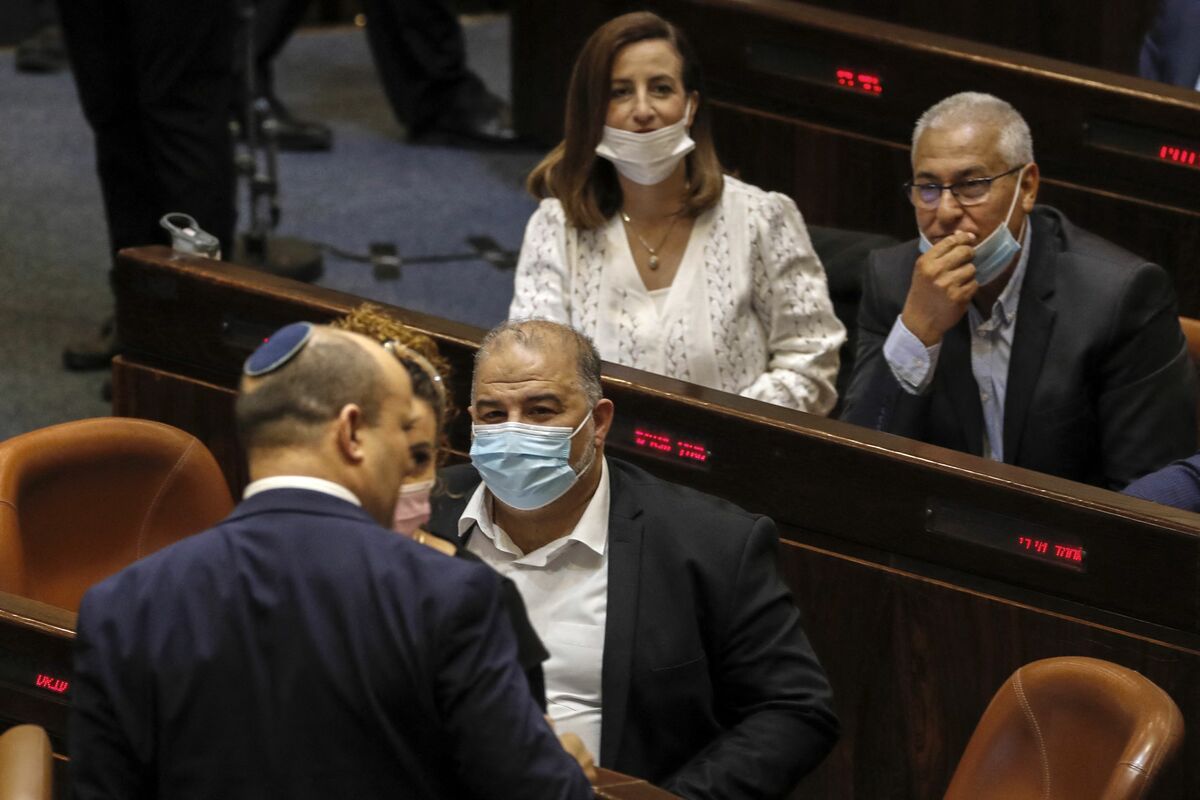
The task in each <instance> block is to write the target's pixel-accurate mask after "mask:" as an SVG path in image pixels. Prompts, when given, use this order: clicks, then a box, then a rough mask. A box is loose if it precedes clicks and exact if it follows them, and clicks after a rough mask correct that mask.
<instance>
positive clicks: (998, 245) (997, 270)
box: [917, 167, 1025, 286]
mask: <svg viewBox="0 0 1200 800" xmlns="http://www.w3.org/2000/svg"><path fill="white" fill-rule="evenodd" d="M1024 174H1025V168H1024V167H1021V171H1020V172H1018V173H1017V188H1016V189H1015V190H1014V191H1013V199H1012V202H1011V203H1009V206H1008V214H1007V215H1006V216H1005V217H1004V222H1002V223H1000V224H999V225H998V226H996V230H994V231H992V232H991V234H989V235H988V237H987V238H986V239H984V240H983V241H982V242H980V243H979V244H977V245H975V257H974V259H973V263H974V264H975V280H976V281H977V282H978V283H979V285H980V286H987V285H988V284H989V283H991V282H992V281H994V280H996V278H999V277H1000V276H1001V275H1002V274H1004V269H1005V268H1006V267H1007V266H1008V264H1009V262H1011V261H1012V259H1013V256H1015V255H1016V254H1017V253H1019V252H1021V243H1020V242H1018V241H1017V240H1016V238H1015V237H1014V236H1013V235H1012V231H1010V230H1009V229H1008V222H1009V220H1011V219H1012V215H1013V211H1014V210H1016V208H1017V198H1018V197H1020V196H1021V176H1022V175H1024ZM917 247H918V248H919V249H920V251H921V252H922V253H927V252H929V248H931V247H933V243H932V242H930V241H929V240H928V239H927V238H925V234H924V232H921V233H920V242H919V243H918V244H917Z"/></svg>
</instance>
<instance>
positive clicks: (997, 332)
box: [883, 224, 1031, 461]
mask: <svg viewBox="0 0 1200 800" xmlns="http://www.w3.org/2000/svg"><path fill="white" fill-rule="evenodd" d="M1030 228H1031V226H1030V225H1028V224H1027V225H1026V226H1025V234H1024V236H1022V238H1021V256H1020V258H1019V260H1018V261H1017V268H1016V269H1015V270H1014V271H1013V274H1012V278H1010V279H1009V281H1008V285H1007V286H1005V287H1004V291H1003V292H1001V293H1000V296H999V297H998V298H996V302H995V303H994V304H993V305H992V314H991V316H990V317H989V318H988V319H986V320H985V319H984V318H983V315H982V314H980V313H979V311H978V309H976V308H975V304H974V303H972V304H970V305H969V306H967V327H968V329H969V330H970V331H971V372H972V373H973V374H974V375H975V384H976V385H977V386H978V387H979V403H980V405H981V406H982V408H983V430H984V434H983V455H984V457H985V458H990V459H992V460H994V461H1003V460H1004V396H1005V392H1006V390H1007V388H1008V362H1009V359H1010V357H1011V356H1012V343H1013V334H1014V333H1015V332H1016V327H1017V303H1018V302H1019V301H1020V299H1021V284H1023V283H1024V282H1025V269H1026V266H1027V265H1028V263H1029V242H1030V237H1031V233H1030ZM941 350H942V343H941V342H938V343H937V344H935V345H933V346H932V347H926V346H925V345H924V344H922V343H921V340H920V339H918V338H917V337H916V336H915V335H914V334H913V333H912V331H910V330H909V329H908V327H907V326H906V325H905V324H904V322H903V321H902V320H901V319H900V317H899V316H897V317H896V322H895V324H893V325H892V330H891V333H889V334H888V338H887V341H885V342H884V343H883V357H884V359H885V360H886V361H887V363H888V366H889V367H890V368H891V370H892V375H894V376H895V377H896V380H897V381H898V382H899V384H900V387H901V388H902V389H904V391H906V392H908V393H909V394H914V395H919V394H924V393H925V391H926V390H927V389H928V388H929V384H930V383H931V382H932V381H933V373H934V370H935V369H937V361H938V354H939V353H940V352H941Z"/></svg>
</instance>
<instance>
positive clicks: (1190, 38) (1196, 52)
mask: <svg viewBox="0 0 1200 800" xmlns="http://www.w3.org/2000/svg"><path fill="white" fill-rule="evenodd" d="M1138 74H1139V75H1141V76H1142V77H1143V78H1150V79H1151V80H1155V81H1162V82H1163V83H1173V84H1175V85H1176V86H1183V87H1185V88H1188V89H1194V88H1196V79H1197V78H1200V0H1163V1H1162V4H1161V5H1160V6H1159V9H1158V15H1157V16H1156V17H1155V18H1154V22H1153V23H1151V25H1150V30H1149V31H1148V32H1147V33H1146V38H1145V39H1143V40H1142V52H1141V54H1140V55H1139V56H1138Z"/></svg>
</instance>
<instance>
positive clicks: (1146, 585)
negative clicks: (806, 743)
mask: <svg viewBox="0 0 1200 800" xmlns="http://www.w3.org/2000/svg"><path fill="white" fill-rule="evenodd" d="M116 287H117V293H118V306H117V313H118V324H119V325H120V326H121V330H122V332H123V336H124V338H125V340H126V343H127V346H128V350H127V352H126V354H125V355H124V356H123V357H122V358H121V359H118V361H117V363H116V364H115V366H114V394H115V397H114V402H115V411H116V412H117V413H119V414H122V415H131V416H139V417H145V418H150V419H156V420H159V421H163V422H168V423H170V424H173V425H176V426H178V427H181V428H184V429H185V430H188V431H190V432H191V433H193V434H194V435H196V436H197V437H198V438H200V439H201V440H202V441H204V442H205V443H206V444H207V445H208V446H209V447H210V449H212V450H213V452H214V454H216V456H217V460H218V462H219V463H220V464H221V465H222V467H223V468H224V469H225V470H226V474H227V476H228V478H229V480H230V483H231V485H232V486H233V487H234V489H235V491H236V489H237V488H238V487H239V486H240V485H241V484H243V483H244V481H245V475H244V473H243V471H242V470H243V467H241V466H240V456H239V454H238V452H237V445H236V442H235V441H234V439H233V436H232V433H231V431H232V401H233V397H234V387H235V386H236V381H237V377H238V374H239V365H240V363H241V361H242V360H243V359H244V357H245V356H246V354H247V353H248V352H249V351H250V350H252V349H253V347H254V346H256V344H257V343H258V342H261V340H262V337H263V336H264V335H266V334H268V333H270V332H271V331H273V330H275V329H276V328H278V327H279V326H281V325H283V324H286V323H288V322H293V321H296V320H300V319H308V320H313V321H324V320H329V319H332V318H335V317H337V316H340V315H342V314H345V313H346V312H348V311H349V310H350V309H351V308H352V307H354V306H355V305H357V304H358V303H359V302H360V301H361V298H357V297H353V296H350V295H345V294H341V293H338V292H334V291H330V290H327V289H321V288H317V287H311V286H304V285H300V284H295V283H292V282H289V281H285V280H282V279H277V278H272V277H269V276H264V275H262V274H261V273H257V272H254V271H252V270H246V269H243V268H240V267H237V266H234V265H228V264H218V263H214V262H210V261H205V260H203V259H194V258H189V257H185V256H178V255H175V254H173V253H171V252H170V251H169V250H166V249H165V248H148V249H141V250H133V251H126V252H124V253H123V254H122V257H121V259H120V263H119V266H118V270H117V273H116ZM389 310H390V311H392V312H393V313H395V314H397V315H398V316H399V317H400V318H401V319H403V320H405V321H406V322H408V323H409V324H410V325H412V326H413V327H415V328H417V329H418V330H421V331H423V332H426V333H428V334H430V335H431V336H433V337H434V338H435V339H436V340H437V341H438V342H439V345H440V347H441V348H442V350H443V353H444V354H445V355H446V356H447V357H448V358H449V360H450V361H451V363H452V365H453V367H454V369H455V371H456V377H455V379H454V380H453V381H452V389H453V392H454V397H455V401H456V403H457V404H458V405H459V406H460V407H465V406H466V404H467V399H468V398H467V393H468V391H469V387H468V383H467V376H469V375H470V370H471V358H472V355H473V353H474V349H475V347H476V344H477V342H478V341H479V338H480V337H481V335H482V331H479V330H478V329H474V328H471V327H469V326H464V325H460V324H457V323H453V322H448V321H445V320H439V319H436V318H433V317H429V316H426V315H422V314H419V313H416V312H410V311H405V310H403V309H389ZM604 383H605V392H606V394H607V395H608V396H609V397H610V398H612V399H613V400H614V402H615V404H616V410H617V413H616V420H615V424H614V427H613V430H612V432H611V434H610V438H609V444H608V452H609V453H610V454H611V455H614V456H618V457H621V458H627V459H629V460H631V461H634V462H636V463H638V464H639V465H642V466H645V467H647V468H648V469H650V470H652V471H654V472H656V473H657V474H659V475H661V476H662V477H664V478H667V479H669V480H674V481H676V482H679V483H684V484H687V485H690V486H693V487H695V488H698V489H700V490H703V491H707V492H710V493H712V494H715V495H718V496H721V497H725V498H727V499H730V500H732V501H734V502H736V503H738V504H739V505H742V506H743V507H746V508H749V509H752V510H754V511H757V512H761V513H766V514H769V515H770V516H772V517H773V518H774V519H775V520H776V521H777V522H778V523H779V525H780V530H781V536H782V539H783V541H782V543H781V568H782V570H783V573H784V576H785V579H786V580H787V581H788V583H789V585H790V586H791V587H792V590H793V592H794V594H795V596H796V598H797V601H798V602H799V604H800V606H801V609H802V611H803V613H804V615H805V624H806V629H807V630H808V631H809V634H810V638H811V639H812V641H813V644H814V647H815V648H816V650H817V652H818V653H819V654H820V655H821V658H822V660H823V662H824V664H825V666H826V669H827V671H828V673H829V675H830V678H831V681H832V682H833V686H834V690H835V695H836V700H835V703H836V706H837V711H838V713H839V716H840V717H841V719H842V721H843V724H844V727H845V733H844V736H843V739H842V741H841V743H840V744H839V745H838V747H837V748H836V749H835V750H834V752H833V753H832V754H831V755H830V757H829V758H828V759H827V761H826V762H825V763H824V764H823V765H822V767H821V768H820V769H818V770H817V771H816V772H815V773H814V774H813V775H811V776H810V777H809V778H808V779H807V780H806V781H805V783H804V785H803V786H802V787H801V788H802V791H803V792H805V793H806V794H805V796H813V797H839V798H841V797H854V796H862V797H883V796H911V797H931V796H938V795H939V794H941V793H942V792H944V791H945V789H946V787H947V785H948V782H949V779H950V777H951V774H952V772H953V769H954V766H955V764H956V763H957V760H958V758H959V756H960V754H961V753H962V752H963V750H964V747H965V746H966V744H967V741H968V739H969V737H970V735H971V732H972V730H973V729H974V726H975V723H976V722H977V721H978V719H979V718H980V715H981V714H982V713H983V711H984V709H985V707H986V706H987V704H988V702H989V700H990V699H991V697H992V694H993V692H994V691H995V689H996V687H997V686H1000V685H1001V684H1002V683H1003V682H1004V681H1005V679H1006V678H1008V676H1009V675H1010V674H1012V672H1013V671H1014V670H1016V669H1017V668H1018V667H1020V666H1021V665H1023V664H1026V663H1029V662H1031V661H1036V660H1038V659H1042V658H1049V657H1055V656H1088V657H1096V658H1103V659H1105V660H1109V661H1113V662H1115V663H1118V664H1121V665H1122V666H1125V667H1128V668H1130V669H1134V670H1137V671H1138V672H1141V673H1143V674H1144V675H1146V676H1147V677H1148V678H1150V679H1151V680H1153V681H1154V682H1155V683H1156V684H1158V685H1159V686H1161V687H1162V688H1163V689H1164V690H1165V691H1166V692H1167V693H1168V694H1169V695H1170V696H1171V697H1172V698H1173V699H1174V700H1175V702H1176V703H1177V704H1178V705H1179V707H1180V709H1181V710H1182V712H1183V716H1184V719H1185V720H1187V721H1194V720H1200V677H1198V676H1200V670H1198V669H1197V668H1198V667H1200V569H1198V568H1197V564H1200V532H1198V531H1200V528H1198V527H1197V525H1198V522H1200V519H1198V518H1197V517H1196V516H1195V515H1192V514H1188V513H1185V512H1181V511H1175V510H1172V509H1168V508H1164V507H1161V506H1157V505H1154V504H1151V503H1147V502H1144V501H1140V500H1136V499H1132V498H1127V497H1123V496H1121V495H1117V494H1114V493H1111V492H1107V491H1104V490H1100V489H1097V488H1094V487H1089V486H1084V485H1081V484H1076V483H1073V482H1070V481H1065V480H1062V479H1058V478H1054V477H1050V476H1046V475H1040V474H1037V473H1033V472H1029V471H1026V470H1022V469H1019V468H1015V467H1011V466H1008V465H1003V464H996V463H993V462H990V461H985V460H982V459H978V458H975V457H973V456H969V455H966V454H962V453H956V452H951V451H947V450H944V449H941V448H937V447H932V446H929V445H924V444H922V443H919V442H913V441H910V440H905V439H901V438H899V437H894V436H890V435H887V434H881V433H876V432H872V431H867V430H863V429H860V428H855V427H853V426H850V425H846V424H843V423H840V422H838V421H836V420H830V419H825V418H820V417H815V416H811V415H807V414H803V413H799V412H795V411H790V410H787V409H783V408H779V407H776V406H770V405H766V404H762V403H758V402H755V401H751V400H747V399H745V398H740V397H736V396H733V395H728V394H724V393H722V392H717V391H714V390H710V389H705V388H702V387H698V386H694V385H691V384H686V383H682V382H680V381H676V380H673V379H669V378H665V377H661V376H655V375H650V374H648V373H643V372H640V371H637V370H633V369H629V368H624V367H620V366H617V365H612V364H605V365H604ZM467 425H468V422H467V419H466V417H465V415H459V418H458V419H457V420H456V422H455V423H454V426H453V429H452V431H451V448H452V450H454V451H456V453H457V455H458V457H462V456H463V455H464V452H465V449H466V446H467V441H468V434H469V431H468V428H467ZM1197 756H1200V737H1197V739H1196V740H1189V741H1187V742H1185V744H1184V753H1183V755H1182V757H1181V758H1180V759H1178V761H1177V763H1176V764H1175V765H1174V766H1172V767H1170V768H1169V769H1168V770H1167V771H1166V772H1165V773H1164V774H1163V776H1162V780H1161V781H1160V783H1159V787H1158V790H1157V794H1156V795H1155V796H1158V797H1191V796H1198V795H1200V758H1198V757H1197Z"/></svg>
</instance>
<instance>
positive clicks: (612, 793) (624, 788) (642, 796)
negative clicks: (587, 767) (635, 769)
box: [595, 769, 676, 800]
mask: <svg viewBox="0 0 1200 800" xmlns="http://www.w3.org/2000/svg"><path fill="white" fill-rule="evenodd" d="M599 772H600V778H599V780H597V781H596V784H595V787H596V797H597V798H599V800H668V799H669V798H671V797H675V796H676V795H673V794H671V793H670V792H667V791H664V790H662V789H659V788H658V787H657V786H655V785H654V784H652V783H646V782H645V781H644V780H641V779H640V778H634V777H632V776H630V775H622V774H621V773H620V772H613V771H612V770H611V769H601V770H599Z"/></svg>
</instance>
